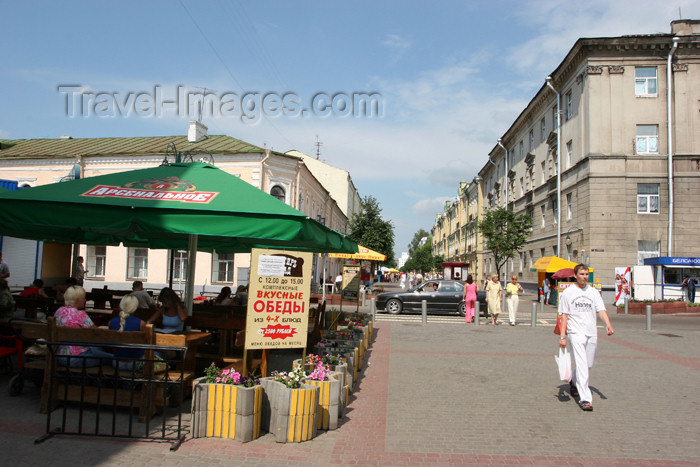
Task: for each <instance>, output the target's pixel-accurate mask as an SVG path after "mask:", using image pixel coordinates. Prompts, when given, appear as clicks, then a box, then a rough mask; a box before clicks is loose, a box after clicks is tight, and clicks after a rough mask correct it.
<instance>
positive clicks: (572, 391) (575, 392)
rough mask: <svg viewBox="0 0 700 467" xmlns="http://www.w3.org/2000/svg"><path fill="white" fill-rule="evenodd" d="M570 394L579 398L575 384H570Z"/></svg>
mask: <svg viewBox="0 0 700 467" xmlns="http://www.w3.org/2000/svg"><path fill="white" fill-rule="evenodd" d="M569 392H570V393H571V396H572V397H578V389H577V388H576V385H575V384H574V383H569Z"/></svg>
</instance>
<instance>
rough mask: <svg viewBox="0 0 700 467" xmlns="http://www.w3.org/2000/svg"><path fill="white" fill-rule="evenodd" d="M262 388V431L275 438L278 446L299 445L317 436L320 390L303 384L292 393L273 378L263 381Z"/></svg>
mask: <svg viewBox="0 0 700 467" xmlns="http://www.w3.org/2000/svg"><path fill="white" fill-rule="evenodd" d="M260 384H261V385H262V386H263V389H264V393H263V402H262V429H263V430H266V431H268V432H269V433H272V434H273V435H275V441H277V442H278V443H300V442H302V441H308V440H310V439H313V438H314V437H315V436H316V433H317V427H316V412H317V408H318V393H319V388H318V387H316V386H310V385H308V384H302V385H301V387H300V388H298V389H290V388H288V387H287V386H285V385H284V384H282V383H280V382H277V381H275V380H274V379H273V378H272V377H268V378H261V379H260Z"/></svg>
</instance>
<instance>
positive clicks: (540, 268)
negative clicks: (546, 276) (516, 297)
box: [530, 256, 593, 273]
mask: <svg viewBox="0 0 700 467" xmlns="http://www.w3.org/2000/svg"><path fill="white" fill-rule="evenodd" d="M576 264H578V263H574V262H573V261H569V260H566V259H564V258H560V257H558V256H544V257H542V258H540V259H538V260H537V261H535V264H533V265H532V267H531V268H530V272H545V273H547V272H551V273H555V272H557V271H559V270H560V269H564V268H572V269H573V268H574V266H576ZM588 270H589V271H590V272H593V268H592V267H590V266H589V267H588Z"/></svg>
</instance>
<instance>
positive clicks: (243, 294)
mask: <svg viewBox="0 0 700 467" xmlns="http://www.w3.org/2000/svg"><path fill="white" fill-rule="evenodd" d="M233 304H234V305H243V306H245V305H247V304H248V286H247V285H239V286H238V288H237V289H236V296H235V297H233Z"/></svg>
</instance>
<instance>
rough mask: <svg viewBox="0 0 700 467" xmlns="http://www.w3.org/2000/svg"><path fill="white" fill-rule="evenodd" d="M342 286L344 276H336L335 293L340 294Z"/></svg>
mask: <svg viewBox="0 0 700 467" xmlns="http://www.w3.org/2000/svg"><path fill="white" fill-rule="evenodd" d="M341 285H343V275H342V274H341V273H338V275H337V276H335V293H340V286H341Z"/></svg>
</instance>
